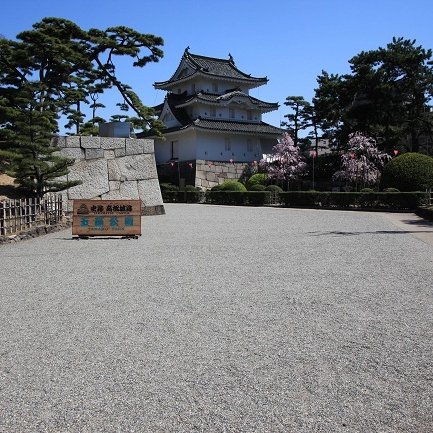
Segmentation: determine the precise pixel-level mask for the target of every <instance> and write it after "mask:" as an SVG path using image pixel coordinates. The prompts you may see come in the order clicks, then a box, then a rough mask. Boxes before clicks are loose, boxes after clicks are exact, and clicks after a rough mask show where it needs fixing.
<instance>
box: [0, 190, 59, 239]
mask: <svg viewBox="0 0 433 433" xmlns="http://www.w3.org/2000/svg"><path fill="white" fill-rule="evenodd" d="M62 218H63V203H62V196H61V195H46V196H45V197H44V198H42V199H39V198H25V199H20V200H3V201H0V235H1V236H8V235H13V234H15V233H18V232H20V231H25V230H28V229H30V228H31V227H36V226H45V225H53V224H57V223H58V222H60V221H62Z"/></svg>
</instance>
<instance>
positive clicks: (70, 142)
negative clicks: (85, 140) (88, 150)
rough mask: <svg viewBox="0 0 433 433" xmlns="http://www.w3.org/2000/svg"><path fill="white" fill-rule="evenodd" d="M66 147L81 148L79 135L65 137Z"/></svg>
mask: <svg viewBox="0 0 433 433" xmlns="http://www.w3.org/2000/svg"><path fill="white" fill-rule="evenodd" d="M65 147H80V137H79V136H78V135H72V136H67V137H65Z"/></svg>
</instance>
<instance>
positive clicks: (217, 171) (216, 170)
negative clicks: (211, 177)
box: [213, 165, 223, 173]
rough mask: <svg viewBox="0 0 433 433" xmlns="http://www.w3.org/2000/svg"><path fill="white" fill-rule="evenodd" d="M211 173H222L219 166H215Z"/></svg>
mask: <svg viewBox="0 0 433 433" xmlns="http://www.w3.org/2000/svg"><path fill="white" fill-rule="evenodd" d="M213 171H214V172H215V173H222V171H223V168H222V167H221V166H220V165H216V166H215V168H214V170H213Z"/></svg>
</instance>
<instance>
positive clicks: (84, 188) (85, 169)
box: [68, 159, 110, 199]
mask: <svg viewBox="0 0 433 433" xmlns="http://www.w3.org/2000/svg"><path fill="white" fill-rule="evenodd" d="M68 180H80V181H81V182H82V184H81V185H77V186H74V187H72V188H70V189H69V190H68V196H69V199H79V198H83V199H91V198H95V197H98V196H100V195H102V194H104V193H106V192H108V191H109V189H110V187H109V184H108V169H107V161H106V160H105V159H95V160H89V161H86V160H84V161H80V162H78V163H76V164H74V165H73V166H72V167H71V168H70V171H69V174H68Z"/></svg>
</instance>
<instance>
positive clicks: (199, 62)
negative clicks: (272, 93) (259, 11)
mask: <svg viewBox="0 0 433 433" xmlns="http://www.w3.org/2000/svg"><path fill="white" fill-rule="evenodd" d="M182 60H185V61H186V63H187V64H188V65H189V66H190V67H191V69H192V73H190V74H189V75H187V76H182V77H181V78H175V76H176V73H177V71H178V69H179V67H178V69H177V70H176V72H175V73H174V74H173V75H172V77H171V78H170V79H168V80H167V81H160V82H156V83H154V86H155V87H156V88H161V87H164V86H165V85H168V84H171V83H175V82H176V81H178V80H184V79H186V78H189V77H191V76H193V75H195V74H197V73H201V74H205V75H210V76H213V77H217V78H224V79H233V80H236V81H239V80H240V81H244V82H250V83H255V84H254V85H255V86H257V85H261V84H265V83H267V81H268V79H267V78H266V77H252V76H251V75H250V74H246V73H245V72H242V71H241V70H240V69H238V68H237V67H236V65H235V63H234V61H233V58H232V57H231V56H230V57H229V59H228V60H226V59H217V58H215V57H206V56H199V55H197V54H191V53H190V52H189V51H188V48H187V49H186V50H185V52H184V54H183V56H182V59H181V63H182Z"/></svg>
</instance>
